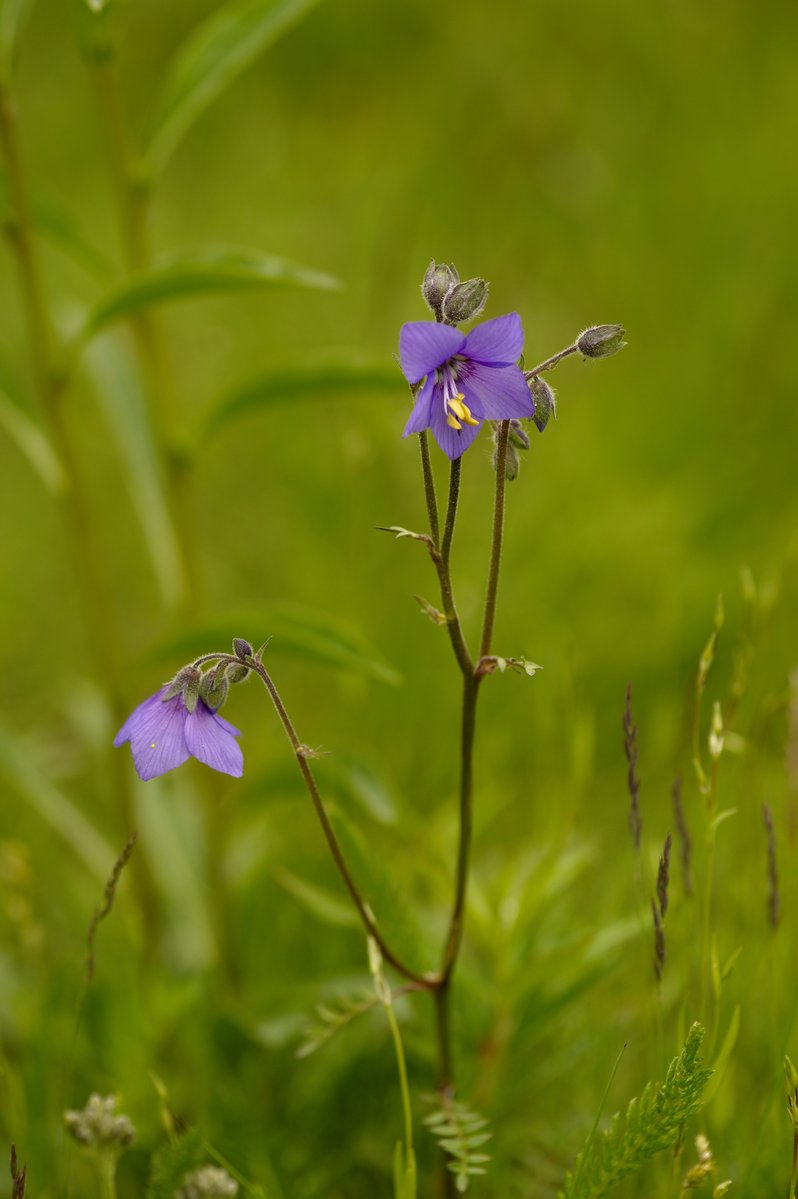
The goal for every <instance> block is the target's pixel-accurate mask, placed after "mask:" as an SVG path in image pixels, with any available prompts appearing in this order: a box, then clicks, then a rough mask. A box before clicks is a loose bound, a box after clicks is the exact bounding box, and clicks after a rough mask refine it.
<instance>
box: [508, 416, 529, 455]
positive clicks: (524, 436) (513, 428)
mask: <svg viewBox="0 0 798 1199" xmlns="http://www.w3.org/2000/svg"><path fill="white" fill-rule="evenodd" d="M508 439H509V442H510V445H511V446H514V447H515V448H516V449H517V450H528V449H529V445H530V441H529V434H528V433H527V431H526V429H525V428H524V426H523V425H522V424H521V422H520V420H517V419H516V418H515V417H513V419H512V420H511V421H510V428H509V430H508Z"/></svg>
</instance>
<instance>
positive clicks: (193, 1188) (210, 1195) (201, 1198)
mask: <svg viewBox="0 0 798 1199" xmlns="http://www.w3.org/2000/svg"><path fill="white" fill-rule="evenodd" d="M237 1194H238V1183H237V1182H236V1180H235V1179H234V1178H231V1177H230V1175H229V1174H228V1173H227V1171H226V1170H222V1169H221V1167H220V1166H203V1167H202V1168H201V1169H199V1170H192V1171H191V1173H190V1174H186V1176H185V1177H184V1179H183V1185H182V1186H181V1187H179V1188H178V1190H176V1191H175V1195H174V1199H233V1196H234V1195H237Z"/></svg>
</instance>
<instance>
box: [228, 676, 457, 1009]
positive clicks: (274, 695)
mask: <svg viewBox="0 0 798 1199" xmlns="http://www.w3.org/2000/svg"><path fill="white" fill-rule="evenodd" d="M214 656H215V657H217V658H218V659H220V660H222V661H229V662H236V663H237V664H238V665H241V662H240V660H239V659H237V658H233V657H232V656H231V655H229V654H217V655H214ZM246 665H247V666H248V667H249V669H250V670H253V671H254V672H255V674H256V675H257V676H258V678H259V679H260V680H261V682H262V683H263V685H264V687H265V688H266V690H267V691H268V693H269V696H270V697H271V701H272V703H273V704H274V708H275V711H276V712H277V715H278V717H279V719H280V723H281V724H282V726H283V729H284V730H285V735H286V736H287V738H288V740H289V741H290V743H291V748H292V749H293V751H294V757H295V758H296V763H297V766H298V767H299V772H300V774H301V775H302V780H303V782H304V784H305V787H306V788H307V791H308V793H309V795H310V798H311V800H312V802H313V807H314V808H315V810H316V815H317V816H318V818H319V823H320V824H321V827H322V831H323V833H324V836H325V838H326V841H327V845H328V847H329V850H330V853H331V854H332V856H333V860H334V862H335V865H336V866H337V867H338V873H339V874H340V876H341V878H342V879H343V882H344V885H345V886H346V889H347V891H348V892H349V894H350V895H351V897H352V900H353V902H354V904H355V907H356V908H357V910H358V914H359V915H360V919H361V920H362V922H363V926H364V927H365V929H366V931H367V932H368V933H369V934H370V935H371V936H372V937H373V938H374V940H375V941H376V942H377V945H378V946H379V948H380V952H381V954H382V956H383V957H384V958H385V960H386V962H390V964H391V965H392V966H393V967H394V969H395V970H398V971H399V973H400V974H403V975H404V977H405V978H409V979H411V980H412V981H413V982H414V983H417V984H418V986H419V987H422V988H423V989H425V990H428V991H431V990H434V989H435V986H436V983H437V980H436V978H435V977H434V976H426V975H423V974H418V973H416V971H415V970H411V969H410V967H409V966H406V965H405V964H404V962H402V961H401V960H400V959H399V958H398V957H397V956H396V954H395V953H394V952H393V950H392V949H391V948H390V946H389V945H387V944H386V942H385V940H384V939H383V936H382V933H381V932H380V930H379V928H378V927H377V923H376V921H375V919H374V915H373V913H372V911H371V909H370V908H369V906H368V904H367V903H366V901H365V900H364V899H363V896H362V895H361V894H360V891H359V889H358V886H357V883H356V882H355V880H354V878H353V877H352V875H351V873H350V871H349V867H348V866H347V864H346V861H345V859H344V855H343V851H342V850H341V846H340V844H339V843H338V838H337V837H336V835H335V830H334V829H333V827H332V824H331V823H330V818H329V816H328V815H327V811H326V809H325V807H324V801H323V800H322V798H321V794H320V792H319V788H318V786H317V784H316V780H315V778H314V777H313V772H312V770H311V769H310V766H309V765H308V760H307V753H308V751H307V749H306V747H305V746H304V745H303V744H302V742H301V741H300V740H299V737H298V736H297V733H296V730H295V728H294V726H293V724H292V723H291V718H290V717H289V715H288V712H287V711H286V708H285V705H284V703H283V701H282V699H281V698H280V695H279V692H278V691H277V688H276V687H275V685H274V683H273V682H272V679H271V676H270V675H269V673H268V671H267V670H266V668H265V666H264V665H263V663H262V662H260V661H258V659H256V658H251V659H249V661H248V662H247V663H246Z"/></svg>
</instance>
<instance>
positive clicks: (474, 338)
mask: <svg viewBox="0 0 798 1199" xmlns="http://www.w3.org/2000/svg"><path fill="white" fill-rule="evenodd" d="M523 348H524V330H523V328H522V326H521V318H520V316H519V315H518V313H517V312H509V313H508V314H507V316H497V317H494V319H493V320H492V321H483V323H482V324H481V325H477V326H476V328H475V329H472V330H471V332H470V333H469V335H468V337H467V338H466V342H465V348H464V349H463V353H464V354H465V356H466V358H472V359H473V360H474V362H486V363H492V362H499V363H502V364H505V365H506V364H507V363H510V362H516V361H517V360H518V358H519V357H520V356H521V350H522V349H523Z"/></svg>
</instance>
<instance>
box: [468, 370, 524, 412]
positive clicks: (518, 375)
mask: <svg viewBox="0 0 798 1199" xmlns="http://www.w3.org/2000/svg"><path fill="white" fill-rule="evenodd" d="M458 384H459V386H460V387H461V388H462V389H463V393H464V394H465V398H466V403H467V404H468V406H469V408H471V409H472V411H473V412H474V415H475V416H476V415H477V414H478V413H479V414H481V415H482V416H483V417H485V418H486V419H487V420H509V419H510V417H511V416H519V417H529V416H534V414H535V405H534V403H533V402H532V397H531V395H530V394H529V387H528V386H527V381H526V379H525V378H524V375H523V372H522V371H520V370H519V369H518V367H517V366H485V365H483V364H482V363H480V362H469V363H467V364H466V366H465V367H463V369H462V370H461V371H460V374H459V376H458Z"/></svg>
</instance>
